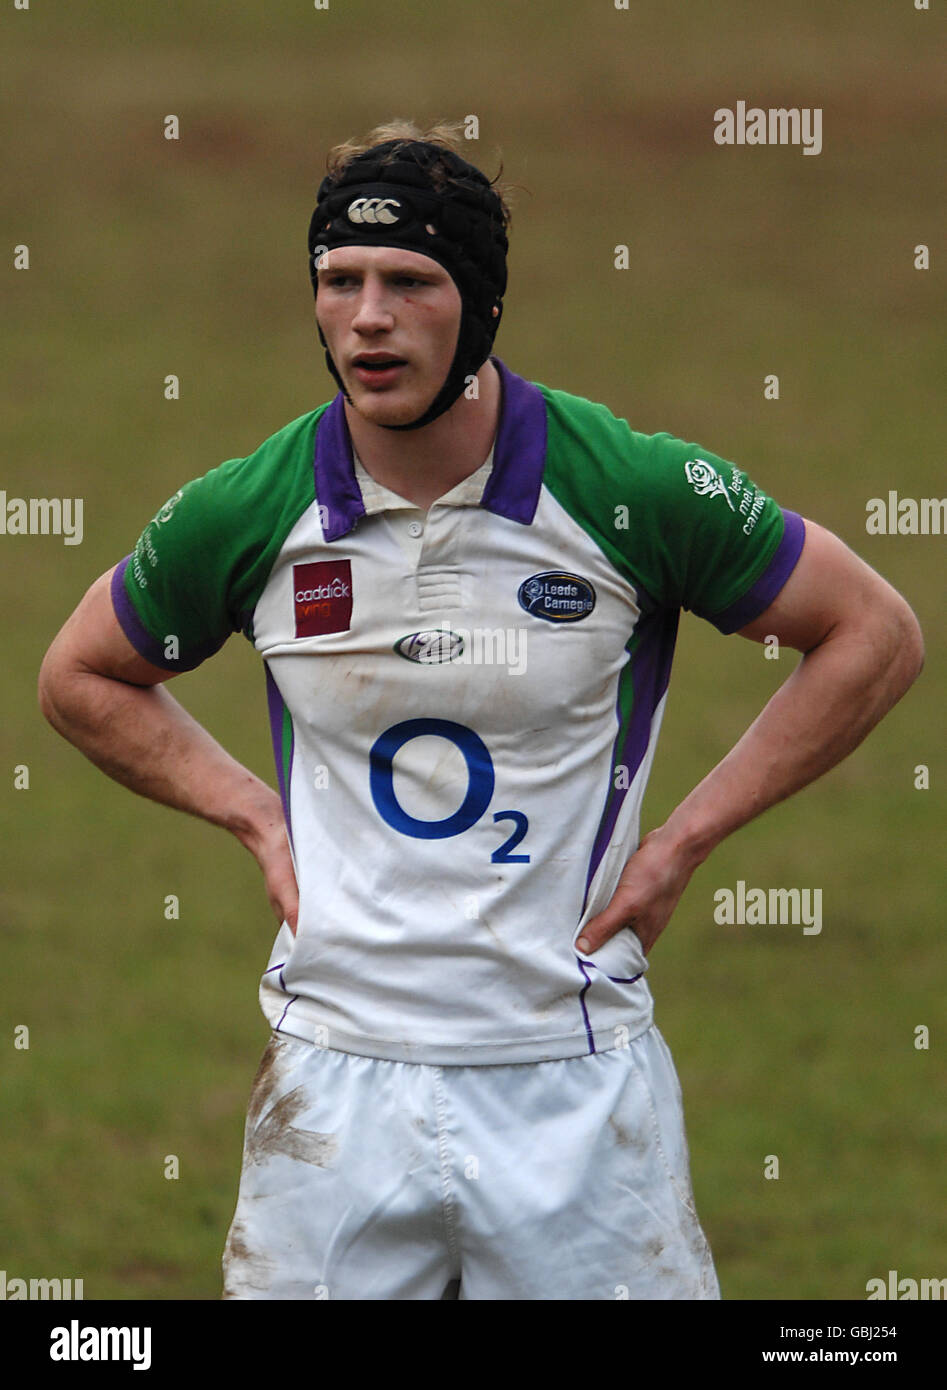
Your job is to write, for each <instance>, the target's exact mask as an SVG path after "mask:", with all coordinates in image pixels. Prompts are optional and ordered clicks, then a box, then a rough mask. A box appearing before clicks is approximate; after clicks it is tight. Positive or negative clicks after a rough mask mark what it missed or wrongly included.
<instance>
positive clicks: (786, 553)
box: [617, 434, 805, 633]
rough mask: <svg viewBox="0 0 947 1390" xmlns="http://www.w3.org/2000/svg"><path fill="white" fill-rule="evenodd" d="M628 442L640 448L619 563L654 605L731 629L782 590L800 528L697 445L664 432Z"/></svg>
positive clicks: (797, 520) (739, 473) (740, 474)
mask: <svg viewBox="0 0 947 1390" xmlns="http://www.w3.org/2000/svg"><path fill="white" fill-rule="evenodd" d="M638 439H639V440H640V441H641V443H642V444H643V445H644V447H643V448H641V449H640V450H639V451H637V457H636V458H635V461H634V462H633V464H632V466H631V469H630V471H629V475H628V481H627V492H628V501H627V505H628V507H629V509H630V511H631V512H632V513H633V514H634V516H635V525H634V527H633V528H630V536H629V539H630V541H631V543H630V545H629V548H628V551H627V555H626V559H627V562H628V564H629V566H630V567H631V568H632V569H633V571H634V572H635V573H637V574H639V575H640V576H641V579H642V581H643V584H644V587H645V589H646V590H647V592H648V593H649V594H650V596H651V598H652V599H653V600H654V601H655V602H657V603H658V604H660V605H662V606H664V607H671V608H684V609H689V610H691V611H692V612H694V613H696V614H697V615H698V616H699V617H702V618H706V619H707V620H708V621H709V622H712V623H713V624H714V626H715V627H717V628H719V629H720V631H721V632H724V633H731V632H735V631H737V630H738V629H739V628H741V627H744V626H745V625H746V624H747V623H749V622H752V621H753V619H754V618H756V617H758V616H759V614H760V613H762V612H763V611H764V610H765V609H766V608H768V607H769V605H770V603H771V602H772V601H773V599H774V598H775V597H776V595H777V594H778V593H779V591H780V589H781V588H782V587H783V585H784V584H785V582H786V580H787V579H788V577H789V575H790V574H791V572H792V570H793V569H794V567H795V565H796V562H797V561H798V559H799V556H800V554H801V553H802V547H803V544H804V541H805V523H804V522H803V520H802V518H801V517H800V516H798V515H797V514H796V513H795V512H791V511H786V510H784V509H783V508H781V507H780V506H779V505H778V504H777V503H776V502H775V501H774V500H773V498H771V497H769V496H768V495H767V494H766V493H765V492H764V491H763V490H762V488H760V487H758V486H757V485H756V483H754V482H753V480H752V478H750V477H748V476H747V474H746V473H745V472H744V471H743V470H742V469H740V468H738V467H737V466H736V465H735V464H732V463H729V462H728V461H727V460H726V459H723V458H720V457H719V456H718V455H717V454H714V453H711V452H710V451H709V450H707V449H704V448H702V447H701V446H700V445H698V444H688V443H685V442H684V441H683V440H680V439H675V438H674V437H673V436H671V435H668V434H657V435H651V436H647V437H644V438H643V437H642V436H638ZM617 534H618V535H620V534H621V533H620V532H618V533H617ZM632 536H633V539H632Z"/></svg>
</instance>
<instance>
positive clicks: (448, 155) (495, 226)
mask: <svg viewBox="0 0 947 1390" xmlns="http://www.w3.org/2000/svg"><path fill="white" fill-rule="evenodd" d="M394 150H396V151H397V156H396V158H395V159H393V160H392V161H391V162H390V163H384V164H383V163H382V161H383V159H384V157H385V156H386V155H388V154H390V153H391V152H392V151H394ZM435 164H440V165H441V166H442V167H444V166H446V168H447V169H448V170H449V172H450V175H451V182H449V183H445V182H443V179H438V180H437V182H435V174H434V172H433V170H434V166H435ZM438 184H441V186H438ZM338 246H394V247H398V248H400V249H401V250H404V251H417V252H419V253H420V254H421V255H422V256H430V257H431V259H432V260H434V261H437V262H438V264H439V265H441V266H443V268H444V269H445V270H446V271H447V273H448V275H449V276H450V277H451V279H452V280H453V281H454V283H455V284H456V286H457V289H458V291H459V292H460V298H461V304H462V310H461V319H460V332H459V334H458V338H457V349H456V352H455V354H454V360H453V362H452V363H451V367H450V371H449V372H448V374H447V378H446V380H445V382H444V384H443V386H442V387H441V389H440V391H439V392H438V394H437V395H436V396H435V397H434V400H433V401H432V402H431V404H430V406H429V407H428V409H427V410H426V411H425V412H424V414H423V415H421V416H420V417H419V418H418V419H417V420H413V421H411V423H410V424H407V425H387V426H385V428H386V429H394V430H415V429H419V428H420V427H421V426H422V425H426V424H428V423H429V422H430V421H431V420H436V419H437V417H438V416H439V415H442V414H443V413H444V411H445V410H447V409H449V407H450V406H452V405H453V404H454V402H455V401H456V400H457V398H458V396H459V395H460V394H461V392H462V391H463V390H464V388H465V386H466V384H467V378H468V376H474V375H476V373H477V372H478V371H479V370H480V368H481V367H482V366H483V364H484V362H485V361H486V360H487V357H488V356H489V355H490V349H491V347H492V346H493V339H494V337H495V336H496V331H497V328H498V327H499V324H500V318H501V315H502V313H503V295H504V293H505V291H506V253H507V250H508V242H507V237H506V231H505V229H504V224H503V212H502V206H501V203H500V199H499V197H498V196H497V194H496V193H495V192H494V191H493V189H492V188H491V187H490V184H489V181H488V180H487V178H486V177H485V176H484V175H483V174H482V173H481V172H480V170H479V169H476V168H475V167H474V166H473V165H472V164H468V163H467V161H466V160H465V159H461V157H460V156H459V155H457V154H454V152H453V151H452V150H449V149H446V148H444V147H442V146H440V145H432V144H428V143H427V142H426V141H422V140H389V141H387V142H386V143H385V144H382V145H374V146H373V147H372V148H371V149H369V150H365V151H364V153H362V154H360V155H356V157H355V158H354V159H353V160H352V161H351V162H350V163H349V164H348V165H347V166H346V168H345V169H344V171H343V172H342V174H341V176H340V177H338V178H332V177H331V176H327V177H326V178H324V179H323V181H322V183H321V184H320V186H319V193H318V201H317V205H316V210H315V212H314V213H313V215H312V220H311V222H310V224H309V274H310V277H311V280H312V286H313V291H314V293H315V294H316V295H317V297H318V289H319V281H318V277H317V274H316V270H317V264H318V261H319V259H320V258H321V257H322V256H323V255H324V254H325V252H327V251H331V250H333V249H334V248H335V247H338ZM319 339H320V342H321V343H322V346H323V347H324V348H325V349H326V366H327V367H328V368H329V371H330V372H331V373H332V375H333V377H334V378H335V380H336V382H337V383H338V385H339V388H340V389H341V390H342V391H343V393H345V387H344V386H343V385H342V380H341V378H340V376H339V373H338V371H337V369H336V366H335V363H334V362H333V360H332V357H331V355H330V353H329V349H328V346H327V344H326V340H325V337H324V335H323V332H322V329H321V327H320V329H319ZM346 400H349V397H348V395H347V393H346Z"/></svg>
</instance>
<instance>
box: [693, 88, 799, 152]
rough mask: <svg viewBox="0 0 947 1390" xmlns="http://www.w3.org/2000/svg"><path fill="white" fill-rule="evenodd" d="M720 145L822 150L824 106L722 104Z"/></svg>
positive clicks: (717, 115) (717, 125)
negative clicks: (733, 106) (800, 147)
mask: <svg viewBox="0 0 947 1390" xmlns="http://www.w3.org/2000/svg"><path fill="white" fill-rule="evenodd" d="M714 140H715V141H716V143H717V144H718V145H802V152H803V154H821V153H822V107H821V106H803V107H802V108H800V107H798V106H788V107H787V106H770V107H768V108H767V109H766V110H764V109H763V108H762V107H760V106H750V107H749V108H748V107H747V104H746V102H745V101H738V102H737V105H736V110H735V111H734V110H731V108H730V107H729V106H721V107H719V108H718V109H717V110H716V111H715V112H714Z"/></svg>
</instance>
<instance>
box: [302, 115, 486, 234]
mask: <svg viewBox="0 0 947 1390" xmlns="http://www.w3.org/2000/svg"><path fill="white" fill-rule="evenodd" d="M463 129H464V124H463V122H462V121H437V122H436V123H435V124H434V125H432V126H429V127H428V128H427V129H426V130H424V129H422V128H421V127H420V126H419V125H418V124H417V122H416V121H407V120H393V121H386V122H385V123H384V125H376V126H375V128H374V130H370V131H369V132H368V134H367V135H366V136H365V138H364V139H363V140H344V141H343V142H342V144H341V145H333V147H332V149H331V150H330V151H329V153H328V154H327V156H326V173H327V174H328V176H329V178H330V179H339V178H341V176H342V174H343V173H344V172H345V170H346V169H347V168H348V166H349V164H351V162H352V160H353V159H355V158H356V157H357V156H358V155H360V154H364V153H365V152H366V150H370V149H373V148H374V147H375V146H376V145H385V144H387V143H388V142H389V141H391V140H399V141H402V142H404V143H409V142H411V141H415V140H423V141H424V142H425V143H426V144H428V145H439V146H440V147H441V149H445V150H450V151H451V152H452V153H453V154H456V155H458V156H459V157H460V158H461V159H466V158H467V155H466V147H467V142H466V141H465V140H464V137H463V134H462V131H463ZM397 158H398V151H397V149H394V150H391V151H390V153H388V154H386V155H385V156H383V158H382V164H383V165H384V164H390V163H392V162H393V161H394V160H396V159H397ZM470 162H471V161H469V160H468V163H470ZM431 178H432V181H433V183H434V186H435V188H438V189H440V188H443V187H445V186H446V185H447V184H449V183H451V182H452V180H453V174H452V173H451V171H450V169H448V168H447V167H446V166H444V165H440V164H437V163H435V164H434V165H433V167H432V169H431ZM490 187H491V188H492V189H493V191H494V193H495V194H496V195H497V198H498V199H499V200H500V208H501V210H502V215H503V228H504V231H509V228H510V225H511V223H512V221H513V215H512V211H511V208H510V204H511V201H512V196H511V195H512V188H513V185H512V184H509V183H507V182H506V181H505V180H504V179H503V164H502V162H501V164H500V170H499V173H498V174H497V175H496V177H495V178H493V179H491V180H490Z"/></svg>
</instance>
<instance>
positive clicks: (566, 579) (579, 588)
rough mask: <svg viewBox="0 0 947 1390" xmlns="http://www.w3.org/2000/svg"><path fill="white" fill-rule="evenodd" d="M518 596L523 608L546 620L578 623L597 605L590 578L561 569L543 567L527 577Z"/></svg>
mask: <svg viewBox="0 0 947 1390" xmlns="http://www.w3.org/2000/svg"><path fill="white" fill-rule="evenodd" d="M516 597H517V598H518V599H519V604H520V607H521V608H525V609H526V612H527V613H530V614H532V616H533V617H534V618H545V620H546V622H547V623H577V622H579V621H580V620H581V619H582V618H587V617H588V616H589V614H590V613H591V611H592V609H593V608H594V607H595V590H594V589H593V588H592V585H591V584H590V583H589V581H588V580H587V579H582V578H581V576H580V575H578V574H565V573H564V572H563V571H562V570H544V571H543V573H542V574H532V575H530V577H529V579H524V580H523V583H522V584H521V585H520V587H519V592H518V593H517V595H516Z"/></svg>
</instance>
